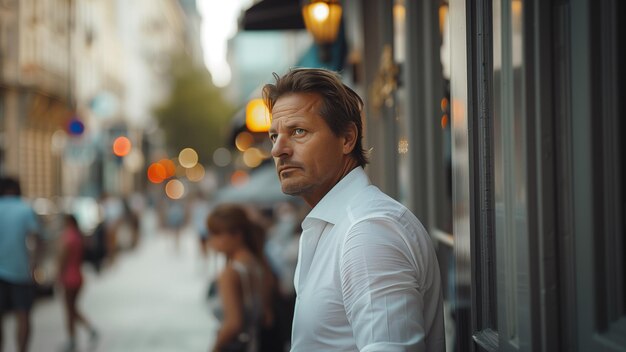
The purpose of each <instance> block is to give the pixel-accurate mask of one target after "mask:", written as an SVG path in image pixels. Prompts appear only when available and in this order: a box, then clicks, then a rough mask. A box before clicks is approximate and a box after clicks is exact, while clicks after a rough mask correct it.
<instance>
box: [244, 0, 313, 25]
mask: <svg viewBox="0 0 626 352" xmlns="http://www.w3.org/2000/svg"><path fill="white" fill-rule="evenodd" d="M241 28H242V29H243V30H279V29H305V28H306V27H305V26H304V20H303V19H302V6H301V4H300V1H298V0H263V1H261V2H258V3H256V4H255V5H253V6H252V7H250V8H249V9H248V10H246V12H245V13H244V15H243V18H242V20H241Z"/></svg>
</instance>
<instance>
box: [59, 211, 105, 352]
mask: <svg viewBox="0 0 626 352" xmlns="http://www.w3.org/2000/svg"><path fill="white" fill-rule="evenodd" d="M58 261H59V271H58V272H59V282H60V284H61V286H62V287H63V298H64V304H65V317H66V327H67V334H68V342H67V344H66V345H65V347H64V348H63V352H73V351H76V325H77V323H80V324H82V325H83V326H84V327H85V328H87V330H89V334H90V338H91V342H92V343H94V342H95V341H96V339H97V337H98V333H97V332H96V330H95V329H94V327H93V325H91V323H90V322H89V321H87V319H86V318H85V317H84V316H83V314H82V313H81V312H80V311H79V310H78V307H77V304H76V303H77V300H78V294H79V293H80V291H81V288H82V286H83V275H82V272H81V264H82V261H83V235H82V234H81V232H80V229H79V227H78V223H77V221H76V218H75V217H74V216H73V215H70V214H68V215H66V216H65V227H64V229H63V234H62V235H61V248H60V250H59V258H58Z"/></svg>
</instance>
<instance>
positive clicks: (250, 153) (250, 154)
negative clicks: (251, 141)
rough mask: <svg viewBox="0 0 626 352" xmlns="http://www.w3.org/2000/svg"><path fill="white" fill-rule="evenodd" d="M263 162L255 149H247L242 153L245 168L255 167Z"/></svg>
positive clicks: (260, 154)
mask: <svg viewBox="0 0 626 352" xmlns="http://www.w3.org/2000/svg"><path fill="white" fill-rule="evenodd" d="M262 161H263V154H262V153H261V151H260V150H258V149H257V148H249V149H248V150H246V151H245V152H243V163H244V164H245V165H246V166H247V167H257V166H259V165H260V164H261V162H262Z"/></svg>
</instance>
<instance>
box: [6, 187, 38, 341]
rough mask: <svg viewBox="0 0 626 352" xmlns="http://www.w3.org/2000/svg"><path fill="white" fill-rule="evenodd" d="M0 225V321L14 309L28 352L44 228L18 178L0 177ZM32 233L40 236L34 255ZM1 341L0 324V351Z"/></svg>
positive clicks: (20, 338)
mask: <svg viewBox="0 0 626 352" xmlns="http://www.w3.org/2000/svg"><path fill="white" fill-rule="evenodd" d="M0 229H2V230H1V233H0V321H2V317H3V316H4V314H5V313H8V312H10V311H14V312H15V316H16V322H17V340H18V341H17V346H18V350H19V351H20V352H25V351H26V350H27V349H28V341H29V336H30V310H31V307H32V305H33V302H34V300H35V287H34V282H33V275H32V270H33V268H34V264H35V263H36V260H37V257H38V255H37V253H38V252H39V250H38V249H39V248H41V246H40V239H41V238H40V236H41V229H40V225H39V222H38V219H37V216H36V215H35V213H34V211H33V209H32V208H31V207H30V205H29V204H28V203H26V202H25V201H23V200H22V199H21V190H20V184H19V182H18V181H17V180H15V179H13V178H4V179H2V180H0ZM30 236H34V237H35V238H36V239H37V241H35V243H36V246H35V251H34V252H33V255H31V252H30V251H29V249H28V247H27V239H28V238H29V237H30ZM2 344H3V339H2V329H1V327H0V351H1V350H2Z"/></svg>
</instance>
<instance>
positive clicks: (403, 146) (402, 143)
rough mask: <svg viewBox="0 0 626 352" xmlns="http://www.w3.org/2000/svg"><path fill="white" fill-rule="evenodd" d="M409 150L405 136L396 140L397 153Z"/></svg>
mask: <svg viewBox="0 0 626 352" xmlns="http://www.w3.org/2000/svg"><path fill="white" fill-rule="evenodd" d="M408 152H409V141H408V140H407V139H406V138H402V139H400V140H399V141H398V153H399V154H406V153H408Z"/></svg>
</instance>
